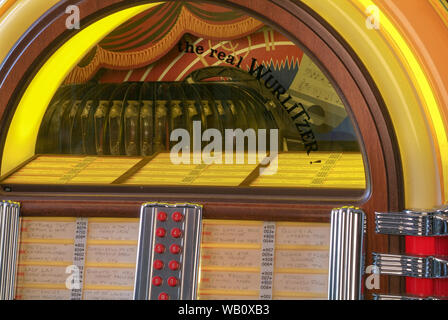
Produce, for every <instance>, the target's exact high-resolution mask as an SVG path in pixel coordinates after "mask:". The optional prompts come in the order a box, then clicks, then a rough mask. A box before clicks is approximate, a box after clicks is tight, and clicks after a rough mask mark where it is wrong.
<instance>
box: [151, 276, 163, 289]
mask: <svg viewBox="0 0 448 320" xmlns="http://www.w3.org/2000/svg"><path fill="white" fill-rule="evenodd" d="M162 282H163V280H162V278H160V277H154V278H152V284H153V285H155V286H157V287H158V286H160V285H161V284H162Z"/></svg>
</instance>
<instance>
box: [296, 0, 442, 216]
mask: <svg viewBox="0 0 448 320" xmlns="http://www.w3.org/2000/svg"><path fill="white" fill-rule="evenodd" d="M303 2H305V3H306V4H307V5H308V6H309V7H310V8H312V9H313V10H314V11H315V12H317V13H318V14H319V15H320V16H322V17H323V18H324V19H325V20H326V21H327V22H329V23H330V24H331V25H332V26H333V27H334V28H335V29H336V30H337V31H338V32H339V33H340V34H341V35H342V36H343V37H344V38H345V40H346V41H347V42H348V43H349V44H350V45H351V46H352V48H353V49H354V51H355V52H356V54H357V55H358V56H359V57H360V59H361V60H362V61H363V63H364V65H365V66H366V67H367V69H368V71H369V73H370V74H371V75H372V78H373V80H374V81H375V83H376V85H377V86H378V88H379V90H380V92H381V95H382V96H383V98H384V100H385V102H386V105H387V108H388V111H389V114H390V117H391V119H392V123H393V126H394V129H395V132H396V135H397V140H398V144H399V147H400V155H401V159H402V166H403V176H404V184H405V205H406V207H408V208H426V209H427V208H433V207H434V206H438V205H441V204H442V203H443V198H444V196H443V193H442V188H443V185H442V181H441V179H440V177H441V175H442V172H440V170H439V157H438V155H439V149H438V146H436V145H434V137H433V134H432V133H433V132H432V129H433V128H435V127H436V125H434V123H433V122H432V121H433V120H436V124H437V128H439V130H440V124H438V123H439V121H438V120H437V119H431V118H430V117H428V115H427V113H426V111H427V110H429V108H428V107H427V106H426V102H429V103H432V104H431V106H432V108H433V112H434V109H437V108H438V106H437V104H436V103H434V102H431V101H433V100H432V98H431V97H430V96H431V94H432V90H431V88H428V87H427V86H426V85H425V84H424V83H423V82H422V83H419V82H416V78H415V77H416V76H415V74H414V73H409V71H408V70H407V69H406V68H403V65H409V64H408V61H406V60H403V59H405V57H404V56H403V55H402V54H401V53H400V51H404V52H407V55H408V56H407V58H408V59H411V56H410V55H409V51H408V50H410V49H409V47H408V46H407V44H406V42H404V41H401V40H402V39H403V38H401V39H400V37H401V36H400V34H399V33H398V31H397V29H396V28H395V26H394V25H393V24H392V23H391V22H390V21H389V20H387V17H386V16H385V15H384V13H382V14H381V18H382V19H381V24H380V30H369V29H368V28H367V27H366V19H367V16H368V14H367V13H366V7H367V6H369V5H371V4H374V3H373V2H372V1H370V0H351V1H347V0H332V1H314V0H303ZM384 32H386V33H388V34H394V35H395V37H398V38H396V39H393V38H387V37H385V36H384ZM395 41H398V42H397V43H395ZM391 42H393V45H391ZM395 45H397V46H401V47H402V48H401V50H399V51H398V52H397V49H396V47H395ZM397 53H398V54H397ZM411 53H412V52H411ZM415 61H416V60H415ZM409 62H412V59H411V60H410V61H409ZM410 75H411V76H410ZM420 76H422V77H423V76H424V74H423V75H422V74H420ZM410 77H411V78H410ZM425 78H426V77H425ZM416 87H419V89H418V91H420V90H423V91H421V92H420V93H419V92H416V90H415V88H416ZM422 92H425V95H426V97H427V101H426V100H422V99H421V93H422ZM432 95H433V94H432ZM433 96H434V95H433ZM433 116H434V117H437V116H436V115H434V114H433ZM439 134H440V133H439ZM439 143H440V141H439ZM442 143H443V140H442Z"/></svg>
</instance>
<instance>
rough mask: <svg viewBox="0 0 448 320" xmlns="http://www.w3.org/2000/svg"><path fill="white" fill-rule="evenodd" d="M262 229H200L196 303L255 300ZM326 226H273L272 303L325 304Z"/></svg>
mask: <svg viewBox="0 0 448 320" xmlns="http://www.w3.org/2000/svg"><path fill="white" fill-rule="evenodd" d="M262 231H263V223H262V222H259V221H219V220H206V221H204V223H203V238H202V245H201V268H200V270H201V274H200V282H199V291H198V298H199V299H203V300H208V299H219V300H222V299H258V297H259V293H260V271H261V268H260V263H261V249H262ZM329 236H330V233H329V225H328V224H325V223H288V222H278V223H277V224H276V237H275V260H274V282H273V298H274V299H325V298H326V296H327V277H328V245H329V241H330V240H329Z"/></svg>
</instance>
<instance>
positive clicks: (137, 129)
mask: <svg viewBox="0 0 448 320" xmlns="http://www.w3.org/2000/svg"><path fill="white" fill-rule="evenodd" d="M114 16H115V17H114ZM74 17H76V15H74ZM117 20H118V21H120V23H119V24H118V23H117ZM72 22H73V23H74V26H75V24H76V21H75V20H73V21H72ZM67 23H69V21H68V22H67ZM110 23H114V24H115V25H117V27H115V28H113V30H108V28H106V27H107V26H108V25H109V24H110ZM109 29H110V28H109ZM100 33H103V34H104V36H101V35H100ZM91 38H95V39H96V40H97V41H96V42H95V43H92V42H91V41H90V43H91V45H90V46H86V45H83V44H82V41H85V40H87V39H89V40H91ZM74 48H77V49H79V50H80V51H82V52H83V53H85V54H82V55H81V54H79V53H76V52H73V49H74ZM67 55H72V60H77V61H78V62H77V63H76V64H75V65H73V63H72V66H70V67H68V66H66V65H64V63H68V61H67ZM60 69H65V72H61V70H60ZM49 77H51V78H52V80H50V81H49V79H50V78H49ZM53 79H54V80H53ZM58 79H60V80H61V81H62V80H63V81H62V83H61V84H60V85H59V87H55V86H54V85H55V84H54V83H53V82H56V84H58V83H60V82H61V81H57V80H58ZM50 82H51V83H50ZM43 86H45V87H46V88H47V89H48V90H49V91H50V92H54V94H52V95H49V96H48V97H46V99H48V100H47V103H46V104H45V105H42V106H40V107H36V108H34V109H33V112H32V113H33V114H29V112H30V109H29V105H31V104H32V103H33V102H34V98H33V97H36V95H39V99H42V100H41V101H44V100H43V97H42V95H44V94H47V93H48V92H42V89H43ZM33 90H35V92H33ZM45 91H46V90H45ZM21 108H22V109H21ZM23 126H26V127H27V128H26V132H23V130H22V131H20V133H19V129H18V128H20V127H23ZM18 145H20V146H21V147H22V148H21V149H22V150H23V154H15V155H14V156H13V155H12V154H11V153H8V151H7V152H6V153H4V157H3V163H2V172H3V173H5V172H6V171H8V174H7V175H6V176H5V177H4V180H3V181H2V184H8V185H14V184H44V185H47V184H56V185H58V184H68V185H84V184H89V185H104V184H105V185H109V184H119V185H134V186H135V185H139V186H190V187H191V186H216V187H271V188H285V187H286V188H315V189H319V188H322V189H351V190H359V192H358V191H357V193H356V194H357V195H358V196H361V195H362V194H363V193H364V192H365V189H366V173H365V169H364V161H363V156H362V153H361V151H362V147H361V145H362V144H361V143H360V139H359V138H358V134H357V129H356V127H355V126H354V124H353V121H352V119H351V117H350V116H349V113H348V112H347V109H346V106H345V105H344V102H343V98H342V97H341V96H340V95H339V94H338V92H337V91H336V89H335V88H334V86H333V84H332V82H330V80H329V78H328V77H327V76H326V75H325V73H324V72H322V71H321V69H320V68H319V67H318V66H317V65H316V64H315V63H314V62H313V60H312V59H311V58H310V57H309V56H308V55H307V54H305V53H304V51H303V50H302V49H301V48H300V47H298V46H297V45H296V44H295V43H293V42H292V41H291V40H290V39H289V38H288V37H286V36H284V35H283V34H282V33H280V32H278V31H277V30H275V29H273V28H271V27H269V26H267V25H265V24H264V23H262V22H260V21H259V20H257V19H255V18H253V17H250V16H248V15H247V14H246V13H244V12H243V11H241V10H239V9H233V8H227V7H222V6H218V5H213V4H209V3H205V2H204V3H203V2H193V1H191V2H189V1H187V2H184V1H182V2H164V3H159V4H154V5H146V6H141V7H133V8H130V9H125V10H123V11H121V12H118V13H115V14H113V15H111V16H108V17H106V18H104V19H103V20H100V21H98V22H96V23H94V24H92V25H90V26H88V27H87V28H85V29H84V30H82V31H81V32H79V33H78V34H77V35H76V36H75V37H74V38H72V39H70V40H69V41H68V42H67V43H66V44H64V46H62V47H61V48H60V49H59V50H58V51H57V52H56V53H55V54H54V55H53V56H52V57H51V58H50V59H49V60H48V61H47V62H46V63H45V64H44V66H43V67H42V69H41V70H40V72H39V73H38V75H37V76H36V77H35V78H34V79H33V81H32V83H31V84H30V87H29V88H28V90H27V91H26V92H25V95H24V97H23V98H22V101H21V103H20V104H19V106H18V109H17V112H16V115H15V116H14V118H13V120H12V123H11V127H10V130H9V133H8V137H7V142H6V149H8V148H11V147H12V146H14V149H15V148H17V146H18ZM74 168H76V169H74ZM8 169H9V170H8ZM11 169H12V171H10V170H11Z"/></svg>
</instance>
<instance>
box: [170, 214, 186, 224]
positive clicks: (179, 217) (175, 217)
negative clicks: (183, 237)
mask: <svg viewBox="0 0 448 320" xmlns="http://www.w3.org/2000/svg"><path fill="white" fill-rule="evenodd" d="M171 218H172V219H173V221H175V222H181V221H182V219H183V218H184V216H183V214H182V213H180V212H177V211H176V212H174V213H173V215H172V217H171Z"/></svg>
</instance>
